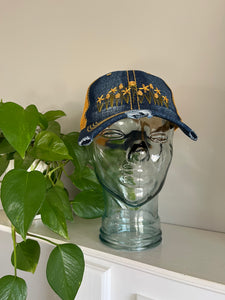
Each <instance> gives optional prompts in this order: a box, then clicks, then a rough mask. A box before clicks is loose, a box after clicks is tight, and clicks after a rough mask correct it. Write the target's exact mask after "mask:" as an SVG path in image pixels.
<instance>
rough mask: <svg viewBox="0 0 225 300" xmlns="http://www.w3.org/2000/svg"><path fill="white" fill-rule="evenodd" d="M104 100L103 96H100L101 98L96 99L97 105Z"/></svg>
mask: <svg viewBox="0 0 225 300" xmlns="http://www.w3.org/2000/svg"><path fill="white" fill-rule="evenodd" d="M103 100H104V97H103V95H101V97H98V100H97V103H101V102H102V101H103Z"/></svg>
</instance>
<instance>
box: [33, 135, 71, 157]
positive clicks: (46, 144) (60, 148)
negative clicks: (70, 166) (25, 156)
mask: <svg viewBox="0 0 225 300" xmlns="http://www.w3.org/2000/svg"><path fill="white" fill-rule="evenodd" d="M32 155H33V156H34V157H35V158H38V159H41V160H45V161H58V160H64V159H71V156H70V155H69V153H68V150H67V148H66V146H65V144H64V143H63V141H62V140H61V139H60V138H59V137H58V136H57V135H56V134H55V133H53V132H50V131H42V132H40V133H39V134H38V135H37V136H36V139H35V142H34V147H33V151H32Z"/></svg>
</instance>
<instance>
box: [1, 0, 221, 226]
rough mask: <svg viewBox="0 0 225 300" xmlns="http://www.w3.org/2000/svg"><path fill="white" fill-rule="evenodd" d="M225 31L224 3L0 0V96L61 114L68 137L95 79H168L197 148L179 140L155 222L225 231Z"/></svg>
mask: <svg viewBox="0 0 225 300" xmlns="http://www.w3.org/2000/svg"><path fill="white" fill-rule="evenodd" d="M224 32H225V1H224V0H214V1H211V0H187V1H183V0H170V1H167V0H164V1H162V0H161V1H160V0H158V1H153V0H139V1H135V0H130V1H125V0H113V1H107V0H95V1H91V0H89V1H88V0H87V1H81V0H80V1H78V0H64V1H61V0H39V1H30V0H27V1H26V0H20V1H17V0H11V1H4V0H0V98H3V99H4V100H5V101H10V100H12V101H16V102H18V103H20V104H22V105H24V106H26V105H28V104H30V103H34V104H36V105H37V106H38V107H39V109H40V110H42V111H43V112H44V111H45V110H47V109H52V108H53V109H56V108H58V109H62V110H64V111H65V112H66V113H67V118H66V119H65V120H64V121H63V122H62V125H63V129H64V132H68V131H73V130H78V129H79V120H80V116H81V113H82V109H83V103H84V98H85V94H86V90H87V88H88V86H89V84H90V83H91V82H92V81H93V80H95V79H96V78H97V77H99V76H100V75H103V74H105V73H107V72H110V71H113V70H120V69H140V70H144V71H147V72H150V73H152V74H155V75H158V76H160V77H162V78H164V79H165V80H166V81H167V83H168V84H169V86H170V87H171V88H172V90H173V92H174V97H175V101H176V104H177V106H178V109H179V113H180V115H181V116H182V118H183V120H184V121H185V122H186V123H187V124H188V125H190V127H192V128H193V129H194V130H195V131H196V132H197V134H198V135H199V141H198V142H196V143H195V142H192V141H190V140H189V139H188V138H187V137H186V136H185V135H184V134H183V133H181V131H180V130H177V132H176V134H175V141H174V159H173V163H172V166H171V169H170V172H169V174H168V180H167V182H166V185H165V187H164V190H163V191H162V192H161V194H160V215H161V220H162V221H164V222H169V223H175V224H182V225H188V226H194V227H200V228H206V229H211V230H217V231H225V217H224V212H225V201H224V200H225V199H224V194H225V193H224V192H225V184H224V178H225V176H224V175H225V171H224V170H225V158H224V153H225V141H224V139H225V135H224V130H223V118H224V113H225V101H224V98H225V85H224V79H225V63H224V60H225V55H224V53H225V33H224Z"/></svg>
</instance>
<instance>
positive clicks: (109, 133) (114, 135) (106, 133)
mask: <svg viewBox="0 0 225 300" xmlns="http://www.w3.org/2000/svg"><path fill="white" fill-rule="evenodd" d="M101 136H102V137H104V138H106V139H110V140H120V139H123V138H124V133H123V132H122V131H121V130H117V129H105V130H103V132H102V133H101Z"/></svg>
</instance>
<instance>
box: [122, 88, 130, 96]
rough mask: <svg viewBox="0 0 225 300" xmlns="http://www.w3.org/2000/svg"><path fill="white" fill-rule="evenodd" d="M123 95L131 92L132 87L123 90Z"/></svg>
mask: <svg viewBox="0 0 225 300" xmlns="http://www.w3.org/2000/svg"><path fill="white" fill-rule="evenodd" d="M122 93H123V96H125V95H126V94H129V93H130V89H128V88H125V89H124V90H122Z"/></svg>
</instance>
